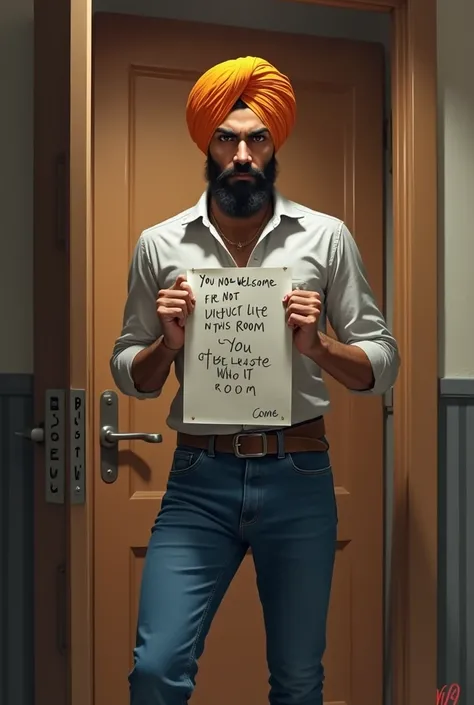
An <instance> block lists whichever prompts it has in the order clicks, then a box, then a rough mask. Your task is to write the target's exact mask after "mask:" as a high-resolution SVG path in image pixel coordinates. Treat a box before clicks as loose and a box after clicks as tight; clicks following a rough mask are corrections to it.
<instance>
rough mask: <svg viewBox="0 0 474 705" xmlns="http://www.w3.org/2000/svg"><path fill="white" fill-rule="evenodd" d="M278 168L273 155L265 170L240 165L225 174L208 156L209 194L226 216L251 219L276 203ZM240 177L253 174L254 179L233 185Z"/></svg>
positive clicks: (207, 178) (226, 170)
mask: <svg viewBox="0 0 474 705" xmlns="http://www.w3.org/2000/svg"><path fill="white" fill-rule="evenodd" d="M277 169H278V164H277V160H276V158H275V155H273V156H272V158H271V159H270V161H269V162H268V164H266V166H265V168H264V169H263V171H262V170H260V169H257V168H256V167H254V166H251V165H250V164H238V163H237V164H235V165H234V166H233V167H231V168H230V169H225V170H224V171H221V170H220V168H219V165H218V164H217V163H216V162H215V161H214V159H213V158H212V157H211V155H210V154H209V153H208V155H207V162H206V174H205V175H206V180H207V182H208V183H209V192H210V194H211V196H212V197H213V198H214V200H215V201H216V203H217V205H218V206H219V208H220V210H221V211H222V212H223V213H225V214H226V215H228V216H230V217H231V218H249V217H250V216H251V215H255V213H258V212H259V211H260V210H261V209H262V208H263V207H264V206H266V205H267V204H268V203H269V201H271V200H272V198H273V190H274V185H275V181H276V177H277ZM236 174H250V175H252V176H253V177H254V180H253V181H235V182H234V183H230V181H229V179H230V177H231V176H235V175H236Z"/></svg>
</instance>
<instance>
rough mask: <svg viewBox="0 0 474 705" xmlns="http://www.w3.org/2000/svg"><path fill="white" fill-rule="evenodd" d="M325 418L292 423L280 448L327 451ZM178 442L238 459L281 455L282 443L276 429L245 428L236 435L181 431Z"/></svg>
mask: <svg viewBox="0 0 474 705" xmlns="http://www.w3.org/2000/svg"><path fill="white" fill-rule="evenodd" d="M324 435H325V425H324V417H322V416H320V417H319V418H318V419H315V420H314V421H308V422H307V423H303V424H298V425H297V426H289V427H288V428H285V429H282V445H283V448H281V451H282V452H284V453H301V452H304V451H326V450H327V449H328V447H329V446H328V444H327V442H326V440H325V439H324ZM177 441H178V445H185V446H190V447H191V448H200V449H201V450H208V449H211V448H213V449H214V451H215V452H217V453H233V455H236V456H237V457H238V458H262V457H263V456H265V455H278V453H279V450H280V449H279V445H278V436H277V433H276V431H271V430H267V431H259V432H253V431H243V432H242V433H237V434H235V435H225V436H219V435H215V436H195V435H190V434H188V433H178V437H177Z"/></svg>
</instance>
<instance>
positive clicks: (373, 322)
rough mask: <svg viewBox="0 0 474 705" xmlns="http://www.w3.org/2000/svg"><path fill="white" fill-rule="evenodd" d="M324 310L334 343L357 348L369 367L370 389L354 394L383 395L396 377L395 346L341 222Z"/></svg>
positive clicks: (396, 360)
mask: <svg viewBox="0 0 474 705" xmlns="http://www.w3.org/2000/svg"><path fill="white" fill-rule="evenodd" d="M326 311H327V316H328V319H329V321H330V323H331V326H332V327H333V329H334V332H335V333H336V335H337V338H338V340H339V341H340V342H341V343H345V344H347V345H355V346H357V347H359V348H361V350H363V351H364V352H365V354H366V355H367V357H368V358H369V361H370V364H371V366H372V371H373V375H374V380H375V381H374V384H373V386H372V388H371V389H367V390H362V391H359V390H353V391H354V393H355V394H376V395H380V394H385V392H387V391H388V390H389V389H390V388H391V387H393V385H394V384H395V381H396V379H397V376H398V370H399V367H400V356H399V351H398V345H397V342H396V340H395V338H394V337H393V335H392V334H391V332H390V331H389V329H388V327H387V324H386V322H385V319H384V317H383V315H382V313H381V311H380V309H379V308H378V306H377V303H376V301H375V296H374V293H373V291H372V289H371V287H370V285H369V282H368V279H367V274H366V271H365V267H364V264H363V262H362V258H361V255H360V252H359V249H358V247H357V244H356V242H355V240H354V238H353V237H352V235H351V233H350V232H349V230H348V229H347V227H346V226H345V225H344V223H341V226H340V228H339V230H338V233H337V237H336V240H335V243H334V248H333V253H332V255H331V262H330V265H329V279H328V286H327V291H326Z"/></svg>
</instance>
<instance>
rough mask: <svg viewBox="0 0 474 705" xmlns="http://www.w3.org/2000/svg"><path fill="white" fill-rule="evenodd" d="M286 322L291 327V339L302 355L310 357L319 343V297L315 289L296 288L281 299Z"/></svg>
mask: <svg viewBox="0 0 474 705" xmlns="http://www.w3.org/2000/svg"><path fill="white" fill-rule="evenodd" d="M283 304H284V306H285V307H286V315H287V323H288V325H289V326H290V328H292V329H293V341H294V343H295V346H296V349H297V350H298V352H300V353H301V354H302V355H306V356H307V357H311V356H312V355H314V352H315V350H317V349H318V348H319V346H320V345H321V340H320V338H319V335H318V321H319V317H320V315H321V299H320V296H319V294H317V293H316V292H315V291H305V290H300V289H297V290H295V291H292V292H291V293H290V294H287V295H286V296H285V297H284V299H283Z"/></svg>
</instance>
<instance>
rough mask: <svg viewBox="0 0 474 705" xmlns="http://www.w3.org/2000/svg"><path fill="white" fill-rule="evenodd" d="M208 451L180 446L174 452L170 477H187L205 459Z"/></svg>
mask: <svg viewBox="0 0 474 705" xmlns="http://www.w3.org/2000/svg"><path fill="white" fill-rule="evenodd" d="M205 454H206V451H204V450H201V449H199V448H191V447H188V446H178V448H176V450H175V451H174V455H173V462H172V463H171V470H170V475H173V476H176V475H185V474H186V475H187V474H188V473H189V472H191V471H192V470H195V469H196V468H197V467H198V466H199V465H200V464H201V461H202V459H203V458H204V456H205Z"/></svg>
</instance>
